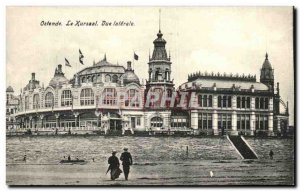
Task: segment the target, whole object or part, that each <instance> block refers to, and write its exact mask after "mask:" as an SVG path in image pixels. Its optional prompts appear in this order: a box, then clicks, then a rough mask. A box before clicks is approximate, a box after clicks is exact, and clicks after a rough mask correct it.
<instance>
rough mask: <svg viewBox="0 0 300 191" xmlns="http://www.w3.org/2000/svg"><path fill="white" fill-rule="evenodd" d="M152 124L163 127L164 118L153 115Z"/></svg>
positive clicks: (152, 125)
mask: <svg viewBox="0 0 300 191" xmlns="http://www.w3.org/2000/svg"><path fill="white" fill-rule="evenodd" d="M150 126H151V128H152V127H162V126H163V120H162V118H161V117H153V118H152V119H151V121H150Z"/></svg>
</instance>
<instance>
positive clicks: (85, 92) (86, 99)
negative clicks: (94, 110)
mask: <svg viewBox="0 0 300 191" xmlns="http://www.w3.org/2000/svg"><path fill="white" fill-rule="evenodd" d="M94 101H95V98H94V92H93V90H92V89H91V88H85V89H82V90H81V93H80V105H94Z"/></svg>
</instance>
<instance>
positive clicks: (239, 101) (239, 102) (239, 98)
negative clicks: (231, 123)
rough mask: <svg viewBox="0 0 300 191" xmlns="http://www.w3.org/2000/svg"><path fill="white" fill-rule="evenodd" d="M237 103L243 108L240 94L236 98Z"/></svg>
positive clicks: (238, 106)
mask: <svg viewBox="0 0 300 191" xmlns="http://www.w3.org/2000/svg"><path fill="white" fill-rule="evenodd" d="M236 104H237V106H236V107H237V108H241V97H240V96H238V97H237V99H236Z"/></svg>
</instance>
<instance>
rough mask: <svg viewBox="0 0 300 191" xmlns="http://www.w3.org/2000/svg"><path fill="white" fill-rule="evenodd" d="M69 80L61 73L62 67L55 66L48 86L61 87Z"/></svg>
mask: <svg viewBox="0 0 300 191" xmlns="http://www.w3.org/2000/svg"><path fill="white" fill-rule="evenodd" d="M68 82H69V80H68V79H67V78H66V77H65V75H64V73H63V72H62V65H61V64H59V65H57V68H55V73H54V77H53V78H52V79H51V80H50V82H49V86H52V87H54V88H55V87H56V86H61V85H63V84H67V83H68Z"/></svg>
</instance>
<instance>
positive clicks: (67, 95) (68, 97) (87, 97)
mask: <svg viewBox="0 0 300 191" xmlns="http://www.w3.org/2000/svg"><path fill="white" fill-rule="evenodd" d="M138 93H139V92H138V90H136V89H130V90H128V91H127V100H125V106H131V107H139V106H140V96H139V95H138ZM102 95H103V102H102V103H103V104H104V105H116V104H117V92H116V90H115V89H114V88H105V89H104V91H103V93H102ZM39 102H40V96H39V94H35V95H34V96H33V104H32V106H33V109H38V108H40V105H39ZM72 103H73V96H72V92H71V90H64V91H63V92H62V94H61V106H62V107H68V106H72ZM94 103H95V96H94V92H93V90H92V89H91V88H86V89H82V90H81V93H80V105H82V106H83V105H94ZM53 106H54V95H53V93H52V92H48V93H47V94H46V95H45V108H51V107H53ZM25 109H26V110H28V109H29V97H28V96H26V97H25Z"/></svg>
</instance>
